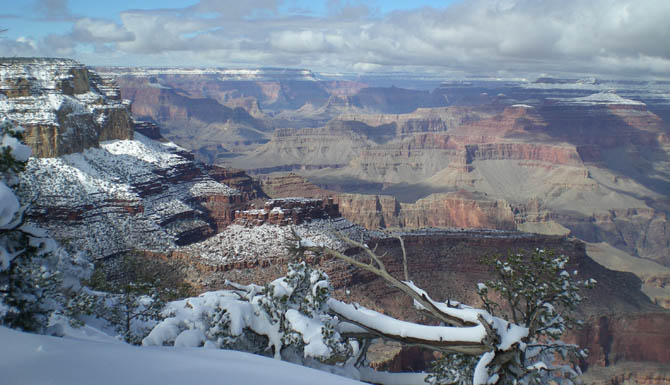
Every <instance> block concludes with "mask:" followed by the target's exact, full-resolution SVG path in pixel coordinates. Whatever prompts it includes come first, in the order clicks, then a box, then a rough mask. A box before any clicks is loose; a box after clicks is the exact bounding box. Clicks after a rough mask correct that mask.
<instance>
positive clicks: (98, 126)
mask: <svg viewBox="0 0 670 385" xmlns="http://www.w3.org/2000/svg"><path fill="white" fill-rule="evenodd" d="M0 95H2V96H4V97H1V98H0V114H2V115H5V116H7V117H8V118H9V119H10V120H12V121H13V122H14V123H15V124H17V125H21V126H23V127H24V128H25V129H26V131H25V141H26V144H28V145H29V146H30V147H32V149H33V155H35V156H38V157H56V156H60V155H63V154H70V153H74V152H79V151H82V150H84V149H86V148H90V147H97V146H98V145H99V143H100V142H101V141H105V140H111V139H132V138H133V125H132V121H131V119H130V114H129V112H128V109H127V105H126V104H125V103H123V102H122V101H121V100H120V97H119V95H118V87H115V85H114V83H113V82H112V81H111V80H109V79H105V78H102V77H101V76H99V75H97V74H96V73H94V72H92V71H90V70H88V69H87V68H86V67H85V66H83V65H82V64H80V63H77V62H75V61H73V60H69V59H50V58H3V59H0Z"/></svg>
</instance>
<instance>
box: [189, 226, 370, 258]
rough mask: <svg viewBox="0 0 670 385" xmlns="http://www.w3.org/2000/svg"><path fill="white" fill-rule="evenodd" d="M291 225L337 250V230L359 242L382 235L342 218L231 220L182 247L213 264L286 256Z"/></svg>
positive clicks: (311, 239)
mask: <svg viewBox="0 0 670 385" xmlns="http://www.w3.org/2000/svg"><path fill="white" fill-rule="evenodd" d="M292 229H293V230H294V231H295V232H296V234H297V235H298V236H299V237H300V238H301V239H302V240H303V241H304V242H309V243H310V245H318V246H327V247H330V248H333V249H339V250H343V249H345V248H346V247H345V245H344V243H343V242H342V241H340V240H338V238H337V234H336V233H337V232H340V233H341V234H343V235H344V236H346V237H349V238H351V239H353V240H356V241H360V242H365V241H367V240H368V239H370V237H371V236H382V234H381V233H375V234H373V233H372V232H369V231H367V230H365V229H364V228H363V227H361V226H358V225H355V224H353V223H351V222H349V221H348V220H346V219H344V218H336V219H333V220H329V219H317V220H312V221H310V222H306V223H303V224H300V225H298V226H293V227H291V226H278V225H273V224H263V225H261V226H251V227H245V226H241V225H237V224H233V225H231V226H229V227H228V228H226V229H225V230H224V231H223V232H221V233H219V234H216V235H214V236H213V237H211V238H208V239H206V240H204V241H202V242H198V243H194V244H192V245H189V246H186V247H184V248H183V250H184V251H186V252H189V253H191V254H193V255H197V256H200V257H201V258H203V259H204V260H206V261H208V262H210V263H214V264H217V263H226V262H232V261H236V260H245V259H256V258H273V257H279V256H286V255H288V254H289V248H290V247H294V246H296V239H295V236H294V235H293V233H292Z"/></svg>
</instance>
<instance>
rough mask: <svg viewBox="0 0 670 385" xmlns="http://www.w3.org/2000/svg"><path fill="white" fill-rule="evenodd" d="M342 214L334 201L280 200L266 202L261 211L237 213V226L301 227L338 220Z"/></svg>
mask: <svg viewBox="0 0 670 385" xmlns="http://www.w3.org/2000/svg"><path fill="white" fill-rule="evenodd" d="M339 216H340V212H339V210H338V205H337V204H335V203H333V199H327V200H323V199H309V198H279V199H272V200H269V201H267V202H265V205H264V206H263V208H261V209H256V208H254V207H253V205H252V208H251V209H250V210H240V211H236V212H235V222H234V223H236V224H239V225H242V226H261V225H263V224H271V225H279V226H286V225H299V224H302V223H305V222H309V221H312V220H314V219H331V218H338V217H339Z"/></svg>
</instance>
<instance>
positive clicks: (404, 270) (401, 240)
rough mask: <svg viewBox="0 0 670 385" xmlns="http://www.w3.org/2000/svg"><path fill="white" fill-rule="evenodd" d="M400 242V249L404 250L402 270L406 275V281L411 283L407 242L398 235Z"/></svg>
mask: <svg viewBox="0 0 670 385" xmlns="http://www.w3.org/2000/svg"><path fill="white" fill-rule="evenodd" d="M398 240H399V241H400V247H401V248H402V270H403V273H404V274H405V281H409V271H408V270H407V250H405V241H404V240H403V239H402V237H401V236H400V235H398Z"/></svg>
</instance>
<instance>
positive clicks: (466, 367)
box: [426, 354, 479, 385]
mask: <svg viewBox="0 0 670 385" xmlns="http://www.w3.org/2000/svg"><path fill="white" fill-rule="evenodd" d="M478 360H479V357H476V356H466V355H464V354H448V355H444V356H442V357H441V358H439V359H437V360H435V361H433V363H432V364H431V367H430V374H429V375H428V376H427V377H426V382H427V383H429V384H456V385H468V384H471V383H472V376H473V374H474V371H475V366H476V365H477V361H478Z"/></svg>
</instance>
